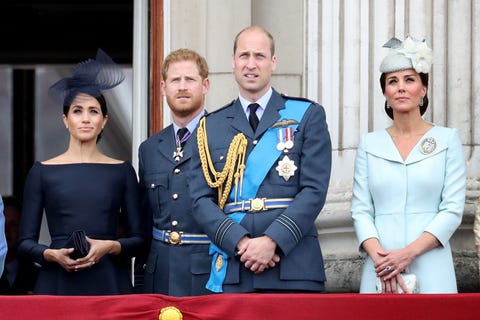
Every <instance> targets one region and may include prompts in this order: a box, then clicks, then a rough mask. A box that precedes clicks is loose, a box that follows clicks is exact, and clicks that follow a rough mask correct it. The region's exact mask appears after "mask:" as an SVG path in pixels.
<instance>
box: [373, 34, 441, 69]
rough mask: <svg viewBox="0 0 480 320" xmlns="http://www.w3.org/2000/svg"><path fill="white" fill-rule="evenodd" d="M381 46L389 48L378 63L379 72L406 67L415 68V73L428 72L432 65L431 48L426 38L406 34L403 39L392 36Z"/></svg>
mask: <svg viewBox="0 0 480 320" xmlns="http://www.w3.org/2000/svg"><path fill="white" fill-rule="evenodd" d="M383 47H385V48H390V49H391V50H390V53H389V54H388V55H387V56H386V57H385V58H384V59H383V61H382V63H381V64H380V68H379V69H380V72H381V73H389V72H395V71H401V70H406V69H415V71H416V72H417V73H429V72H430V69H431V67H432V62H433V55H432V49H431V47H430V46H429V45H428V44H427V42H426V40H425V39H423V40H419V39H416V38H413V37H411V36H407V37H406V38H405V40H404V41H400V40H399V39H397V38H395V37H393V38H391V39H390V40H388V41H387V42H386V43H385V44H384V45H383Z"/></svg>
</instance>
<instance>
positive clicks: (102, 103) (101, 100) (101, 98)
mask: <svg viewBox="0 0 480 320" xmlns="http://www.w3.org/2000/svg"><path fill="white" fill-rule="evenodd" d="M94 98H95V99H96V100H97V101H98V103H99V104H100V110H101V111H102V115H103V116H104V117H105V116H107V114H108V112H107V100H105V97H104V96H103V94H101V95H99V96H98V97H94ZM69 110H70V106H69V105H66V104H63V114H64V115H65V117H67V116H68V111H69ZM102 132H103V129H102V131H101V132H100V133H99V134H98V137H97V143H98V141H100V139H101V138H102Z"/></svg>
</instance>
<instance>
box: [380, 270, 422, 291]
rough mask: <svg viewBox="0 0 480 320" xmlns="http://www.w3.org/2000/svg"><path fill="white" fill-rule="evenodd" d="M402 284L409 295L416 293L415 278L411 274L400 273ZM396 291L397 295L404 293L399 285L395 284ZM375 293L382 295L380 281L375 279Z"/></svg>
mask: <svg viewBox="0 0 480 320" xmlns="http://www.w3.org/2000/svg"><path fill="white" fill-rule="evenodd" d="M400 275H401V276H402V278H403V282H405V285H406V286H407V289H408V292H409V293H417V276H416V275H414V274H413V273H401V274H400ZM397 290H398V292H399V293H404V292H403V290H402V288H401V287H400V285H399V284H398V283H397ZM377 293H382V281H381V280H380V278H379V277H377Z"/></svg>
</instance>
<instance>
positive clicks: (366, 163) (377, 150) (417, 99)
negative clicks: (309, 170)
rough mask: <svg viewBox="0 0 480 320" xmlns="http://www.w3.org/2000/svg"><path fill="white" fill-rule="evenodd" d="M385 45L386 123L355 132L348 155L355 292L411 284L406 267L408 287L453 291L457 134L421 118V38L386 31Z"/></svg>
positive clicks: (459, 197)
mask: <svg viewBox="0 0 480 320" xmlns="http://www.w3.org/2000/svg"><path fill="white" fill-rule="evenodd" d="M385 46H387V47H390V48H391V53H390V54H389V55H388V56H387V57H386V58H385V59H384V60H383V62H382V64H381V66H380V72H381V73H382V75H381V77H380V84H381V87H382V92H383V94H384V95H385V98H386V102H385V110H386V112H387V114H388V116H389V117H390V118H392V119H393V124H392V126H390V127H389V128H387V129H384V130H379V131H375V132H370V133H367V134H365V135H364V136H362V138H361V141H360V145H359V147H358V151H357V156H356V160H355V177H354V186H353V198H352V209H351V212H352V218H353V223H354V228H355V232H356V235H357V238H358V241H359V243H360V250H361V251H363V252H366V253H367V257H366V260H365V264H364V266H363V271H362V276H361V284H360V292H361V293H374V292H383V293H399V292H401V291H404V292H411V288H409V287H407V285H406V281H404V278H403V276H404V275H405V274H407V273H408V274H413V275H415V276H416V280H417V282H416V291H415V292H418V293H455V292H457V284H456V278H455V270H454V265H453V259H452V253H451V249H450V244H449V239H450V237H451V236H452V235H453V233H454V232H455V230H456V229H457V228H458V226H459V225H460V223H461V220H462V214H463V208H464V202H465V183H466V182H465V161H464V157H463V151H462V145H461V141H460V138H459V135H458V131H457V130H456V129H453V128H446V127H440V126H437V125H434V124H432V123H429V122H427V121H425V120H424V119H423V118H422V115H423V114H424V112H425V111H426V109H427V106H428V98H427V88H428V72H429V69H430V67H431V61H432V55H431V49H430V48H429V47H428V46H427V44H426V43H425V41H419V40H416V39H413V38H410V37H407V38H406V39H405V40H404V41H403V42H402V41H400V40H398V39H395V38H393V39H392V40H390V41H389V42H387V44H386V45H385ZM377 277H378V278H379V281H378V289H377ZM399 289H401V290H400V291H399Z"/></svg>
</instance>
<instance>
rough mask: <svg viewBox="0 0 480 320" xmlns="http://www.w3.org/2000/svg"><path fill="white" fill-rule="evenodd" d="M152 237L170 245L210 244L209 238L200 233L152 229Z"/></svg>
mask: <svg viewBox="0 0 480 320" xmlns="http://www.w3.org/2000/svg"><path fill="white" fill-rule="evenodd" d="M152 235H153V238H154V239H155V240H158V241H162V242H165V243H168V244H171V245H181V244H210V238H209V237H208V236H207V235H206V234H201V233H186V232H183V231H171V230H160V229H157V228H155V227H153V229H152Z"/></svg>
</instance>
